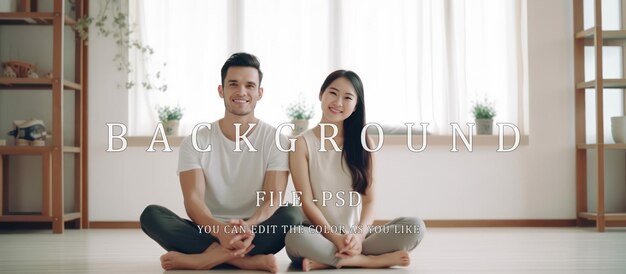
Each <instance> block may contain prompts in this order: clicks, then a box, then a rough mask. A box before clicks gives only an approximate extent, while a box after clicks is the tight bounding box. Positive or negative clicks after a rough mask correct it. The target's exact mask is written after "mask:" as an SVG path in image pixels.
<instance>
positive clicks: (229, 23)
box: [130, 0, 525, 135]
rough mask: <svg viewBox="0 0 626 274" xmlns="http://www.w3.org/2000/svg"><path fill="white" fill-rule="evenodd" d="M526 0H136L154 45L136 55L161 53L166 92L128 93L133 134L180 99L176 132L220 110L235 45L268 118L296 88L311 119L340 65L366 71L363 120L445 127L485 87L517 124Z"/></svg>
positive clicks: (501, 114) (150, 63) (275, 116)
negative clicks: (254, 62) (257, 74)
mask: <svg viewBox="0 0 626 274" xmlns="http://www.w3.org/2000/svg"><path fill="white" fill-rule="evenodd" d="M522 1H523V0H471V1H470V0H443V1H442V0H422V1H413V0H343V1H332V0H325V1H307V0H265V1H260V0H234V1H226V0H215V1H202V0H177V1H173V0H152V1H136V2H137V3H136V4H135V5H136V7H137V8H136V9H135V13H134V14H136V15H137V18H138V22H137V23H138V27H139V29H140V32H139V33H140V34H141V35H142V38H143V39H144V41H146V42H147V43H148V44H150V45H151V46H152V47H154V49H155V51H156V53H155V56H153V57H152V58H151V59H154V60H140V59H135V63H136V64H146V66H147V68H150V69H153V67H155V66H160V64H162V62H163V61H164V60H167V66H166V68H165V69H162V74H163V75H164V76H165V77H166V78H165V80H166V82H167V84H168V91H167V92H165V93H161V92H159V91H143V90H141V87H140V86H137V89H136V90H135V91H133V92H131V104H130V107H131V111H130V113H131V121H132V123H131V130H132V133H131V134H137V135H145V134H151V133H152V132H153V130H154V126H155V125H156V123H157V119H156V114H155V108H154V106H155V105H157V104H161V105H164V104H177V103H178V104H180V105H181V106H182V107H183V108H185V110H186V112H185V117H184V118H183V121H182V122H183V124H184V125H183V129H184V131H183V134H186V133H188V131H189V130H190V129H191V128H192V127H193V125H194V124H195V123H198V122H202V121H213V120H215V119H218V118H219V117H221V116H222V115H223V111H224V109H223V106H222V102H221V99H220V98H219V97H218V95H217V90H216V88H217V85H219V84H220V74H219V69H220V68H221V66H222V64H223V62H224V61H225V60H226V58H227V57H228V56H229V55H230V54H231V53H233V52H237V51H247V52H250V53H253V54H255V55H257V56H258V57H259V59H260V61H261V68H262V69H263V71H264V74H265V76H264V79H263V82H262V86H263V87H264V89H265V95H264V98H263V100H262V101H260V102H259V104H258V105H257V110H256V114H257V116H258V117H260V118H261V119H263V120H265V121H267V122H269V123H271V124H274V125H278V124H279V123H282V122H285V121H287V117H285V115H284V107H285V106H286V105H287V104H288V103H289V102H291V101H294V100H296V99H297V98H298V97H299V96H301V97H304V98H305V99H307V100H308V101H309V102H311V103H314V104H315V105H316V110H317V113H318V116H317V117H316V118H314V119H319V112H320V111H319V104H318V103H319V101H318V97H317V96H318V92H319V87H320V85H321V84H322V82H323V80H324V78H325V76H326V75H327V74H328V73H330V72H331V71H333V70H335V69H338V68H344V69H350V70H354V71H355V72H357V73H358V74H359V75H360V76H361V78H362V79H363V82H364V85H365V94H366V103H367V117H368V121H370V122H377V123H381V124H396V125H403V124H404V123H406V122H415V123H419V122H430V123H431V126H430V127H429V131H430V132H431V133H435V134H448V133H449V132H450V126H449V123H451V122H458V123H461V124H464V123H465V122H468V121H472V120H473V119H472V117H471V112H470V107H471V103H472V102H474V101H477V100H482V99H483V98H485V97H487V98H488V99H490V100H491V101H493V102H494V103H495V107H496V111H497V112H498V115H497V116H496V121H506V122H512V123H518V122H520V118H518V116H520V115H519V114H518V113H519V107H518V106H519V105H520V101H521V98H522V97H521V95H522V91H523V89H524V87H523V81H522V78H523V77H522V75H523V69H524V65H525V64H524V62H523V58H522V56H523V53H522V48H523V47H522V34H521V12H522V8H521V5H522V4H521V2H522ZM131 10H132V9H131ZM140 73H141V70H135V74H137V76H141V75H140ZM519 126H520V127H521V126H522V125H519Z"/></svg>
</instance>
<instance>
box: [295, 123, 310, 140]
mask: <svg viewBox="0 0 626 274" xmlns="http://www.w3.org/2000/svg"><path fill="white" fill-rule="evenodd" d="M291 123H292V124H293V125H294V126H295V128H294V129H293V131H292V132H291V135H292V136H297V135H300V134H301V133H302V132H304V131H305V130H307V129H309V120H291Z"/></svg>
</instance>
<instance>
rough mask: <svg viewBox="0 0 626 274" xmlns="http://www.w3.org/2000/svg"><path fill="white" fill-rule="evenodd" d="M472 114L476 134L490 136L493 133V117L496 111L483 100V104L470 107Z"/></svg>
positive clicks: (477, 103)
mask: <svg viewBox="0 0 626 274" xmlns="http://www.w3.org/2000/svg"><path fill="white" fill-rule="evenodd" d="M472 114H473V115H474V120H475V121H476V133H477V134H479V135H491V134H492V132H493V117H495V116H496V110H495V109H494V108H493V105H492V104H491V103H490V102H488V101H487V99H485V100H484V101H483V102H476V103H474V106H473V107H472Z"/></svg>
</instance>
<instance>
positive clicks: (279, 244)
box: [140, 53, 302, 272]
mask: <svg viewBox="0 0 626 274" xmlns="http://www.w3.org/2000/svg"><path fill="white" fill-rule="evenodd" d="M221 74H222V85H220V86H219V87H218V92H219V95H220V97H221V98H223V99H224V106H225V108H226V110H225V112H224V117H223V118H222V119H220V120H218V121H216V122H213V123H211V124H210V129H209V128H208V127H203V128H201V129H200V130H198V133H197V136H196V137H197V138H196V140H195V142H196V143H193V142H194V140H193V139H192V138H191V136H188V137H187V138H185V139H184V140H183V142H182V144H181V146H180V154H179V161H178V174H179V177H180V184H181V188H182V192H183V196H184V200H185V209H186V211H187V214H188V215H189V217H190V218H191V220H192V221H189V220H185V219H182V218H180V217H179V216H177V215H176V214H174V213H173V212H171V211H170V210H168V209H166V208H164V207H161V206H157V205H150V206H148V207H147V208H146V209H145V210H144V211H143V213H142V214H141V218H140V219H141V228H142V229H143V231H144V232H145V233H146V234H148V236H150V237H151V238H152V239H154V240H155V241H156V242H157V243H159V244H160V245H161V246H162V247H163V248H165V249H166V250H168V252H167V253H166V254H165V255H163V256H161V266H162V267H163V268H164V269H166V270H170V269H211V268H214V267H215V266H218V265H220V264H223V263H226V264H230V265H233V266H235V267H239V268H241V269H255V270H266V271H270V272H277V271H278V266H277V263H276V258H275V257H274V255H273V254H275V253H277V252H278V251H280V250H281V249H282V248H283V247H284V239H285V232H287V231H288V230H289V229H288V226H291V225H297V224H300V223H301V222H302V216H301V214H300V211H299V210H298V209H297V208H294V207H292V206H283V207H279V205H276V204H277V203H270V201H272V199H270V198H271V197H270V193H274V195H278V193H279V192H282V193H284V190H285V187H286V185H287V178H288V175H289V163H288V154H287V153H285V152H281V151H280V150H279V149H278V147H277V146H276V144H275V133H276V129H275V128H274V127H272V126H270V125H269V124H266V123H264V122H262V121H260V120H259V119H257V118H256V117H255V116H254V108H255V106H256V103H257V101H259V100H260V99H261V98H262V96H263V88H261V87H260V85H261V80H262V78H263V73H262V72H261V69H260V65H259V61H258V60H257V58H256V57H255V56H254V55H251V54H248V53H235V54H233V55H232V56H230V58H229V59H228V60H226V62H225V63H224V66H223V67H222V71H221ZM281 142H282V145H283V147H286V145H285V144H286V143H287V139H286V137H284V136H282V135H281ZM209 145H210V146H211V150H210V151H207V152H202V150H206V149H207V148H208V147H209ZM257 191H265V193H266V194H267V197H265V199H263V203H262V204H260V206H256V205H257ZM273 200H274V201H278V200H279V199H278V197H277V196H276V197H273ZM261 227H264V228H265V229H260V228H261ZM272 227H273V228H274V229H272ZM285 227H287V228H286V229H285ZM241 228H245V229H241ZM252 228H259V229H258V230H257V232H258V233H256V234H255V233H254V231H253V229H252ZM262 230H263V231H262Z"/></svg>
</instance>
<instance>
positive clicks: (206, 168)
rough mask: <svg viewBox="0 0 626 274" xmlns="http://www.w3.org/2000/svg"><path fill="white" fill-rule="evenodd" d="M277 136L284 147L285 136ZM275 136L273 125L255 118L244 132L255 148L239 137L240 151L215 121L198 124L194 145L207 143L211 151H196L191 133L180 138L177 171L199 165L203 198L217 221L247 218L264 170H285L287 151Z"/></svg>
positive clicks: (250, 213) (204, 145) (254, 201)
mask: <svg viewBox="0 0 626 274" xmlns="http://www.w3.org/2000/svg"><path fill="white" fill-rule="evenodd" d="M241 134H243V132H242V133H241ZM279 136H280V137H279V139H280V142H281V146H282V147H283V149H287V148H288V145H289V142H288V140H287V137H285V136H284V135H282V134H281V135H279ZM275 139H276V128H274V127H272V126H271V125H269V124H267V123H265V122H263V121H260V120H259V121H258V122H257V124H256V126H254V128H253V130H252V132H251V133H250V134H248V140H250V143H251V144H252V146H253V147H254V149H256V150H257V151H256V152H255V151H250V148H249V147H248V146H247V144H246V142H245V141H243V140H239V142H240V144H239V145H240V149H241V150H242V151H234V150H235V142H234V141H231V140H229V139H227V138H226V137H225V136H224V134H223V133H222V130H221V129H220V126H219V123H218V122H217V121H215V122H213V123H211V130H209V129H208V128H207V127H202V128H201V129H200V130H198V133H197V135H196V142H197V146H198V148H200V149H206V148H207V147H208V145H209V144H210V145H211V151H207V152H201V151H197V150H196V149H195V148H194V146H193V143H192V138H191V135H190V136H187V137H186V138H185V139H184V140H183V142H182V143H181V145H180V153H179V157H178V172H177V173H179V174H180V172H183V171H187V170H192V169H197V168H199V169H202V172H203V173H204V178H205V182H206V190H205V195H204V200H205V202H206V205H207V206H208V208H209V210H211V213H212V214H213V216H214V217H215V218H217V219H219V220H221V221H227V220H229V219H246V218H249V217H250V216H252V214H253V213H254V211H255V210H256V197H257V195H256V192H257V191H260V190H263V179H264V178H265V172H266V171H288V170H289V158H288V157H289V155H288V153H287V152H282V151H280V150H279V149H278V147H277V144H276V140H275ZM267 195H269V193H267ZM261 204H262V202H261Z"/></svg>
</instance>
